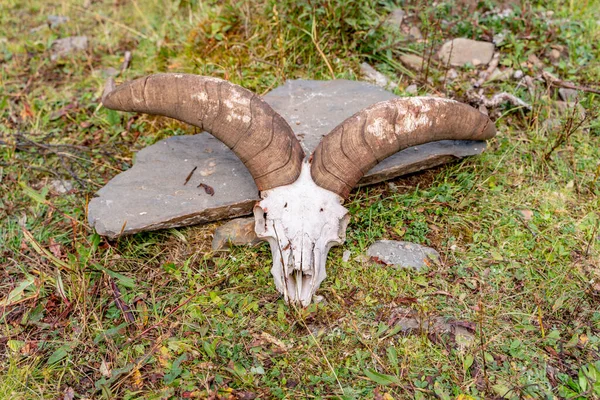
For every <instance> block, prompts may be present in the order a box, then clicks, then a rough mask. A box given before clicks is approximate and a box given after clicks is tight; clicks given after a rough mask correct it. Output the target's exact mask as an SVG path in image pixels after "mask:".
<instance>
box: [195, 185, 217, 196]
mask: <svg viewBox="0 0 600 400" xmlns="http://www.w3.org/2000/svg"><path fill="white" fill-rule="evenodd" d="M198 187H201V188H203V189H204V191H205V192H206V194H210V195H211V196H214V195H215V189H213V188H212V186H208V185H207V184H205V183H201V184H199V185H198Z"/></svg>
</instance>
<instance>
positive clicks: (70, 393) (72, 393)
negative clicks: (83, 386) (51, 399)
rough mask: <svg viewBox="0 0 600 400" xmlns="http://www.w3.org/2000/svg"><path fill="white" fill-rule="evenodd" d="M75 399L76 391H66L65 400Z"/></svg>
mask: <svg viewBox="0 0 600 400" xmlns="http://www.w3.org/2000/svg"><path fill="white" fill-rule="evenodd" d="M74 398H75V390H73V388H72V387H67V388H66V389H65V394H64V395H63V400H73V399H74Z"/></svg>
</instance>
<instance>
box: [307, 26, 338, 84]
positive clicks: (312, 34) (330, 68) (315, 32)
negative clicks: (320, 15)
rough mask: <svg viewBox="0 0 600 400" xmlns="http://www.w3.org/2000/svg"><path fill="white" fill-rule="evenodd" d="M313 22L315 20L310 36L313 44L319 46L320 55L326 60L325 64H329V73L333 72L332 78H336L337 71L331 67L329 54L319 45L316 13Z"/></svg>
mask: <svg viewBox="0 0 600 400" xmlns="http://www.w3.org/2000/svg"><path fill="white" fill-rule="evenodd" d="M312 22H313V23H312V33H311V34H310V35H309V36H310V38H311V39H312V42H313V44H314V45H315V47H316V48H317V51H318V52H319V55H320V56H321V58H322V59H323V60H324V61H325V64H327V68H329V73H330V74H331V79H335V73H334V72H333V68H332V67H331V64H330V63H329V60H328V59H327V56H326V55H325V53H323V50H321V47H320V46H319V41H318V40H317V24H316V23H315V16H314V15H313V21H312Z"/></svg>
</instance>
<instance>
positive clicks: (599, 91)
mask: <svg viewBox="0 0 600 400" xmlns="http://www.w3.org/2000/svg"><path fill="white" fill-rule="evenodd" d="M542 77H543V78H544V79H545V80H546V82H547V83H548V84H550V85H554V86H559V87H563V88H565V89H573V90H581V91H582V92H589V93H596V94H600V89H595V88H591V87H589V86H579V85H574V84H572V83H570V82H565V81H563V80H561V79H558V78H557V77H555V76H554V75H552V74H551V73H550V72H548V71H542Z"/></svg>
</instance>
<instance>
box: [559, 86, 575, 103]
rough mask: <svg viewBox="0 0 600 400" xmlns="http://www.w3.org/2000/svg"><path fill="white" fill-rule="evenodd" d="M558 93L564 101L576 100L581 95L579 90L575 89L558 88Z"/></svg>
mask: <svg viewBox="0 0 600 400" xmlns="http://www.w3.org/2000/svg"><path fill="white" fill-rule="evenodd" d="M558 95H559V96H560V98H561V100H562V101H570V102H574V101H576V100H577V98H578V97H579V92H578V91H577V90H575V89H568V88H560V89H558Z"/></svg>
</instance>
